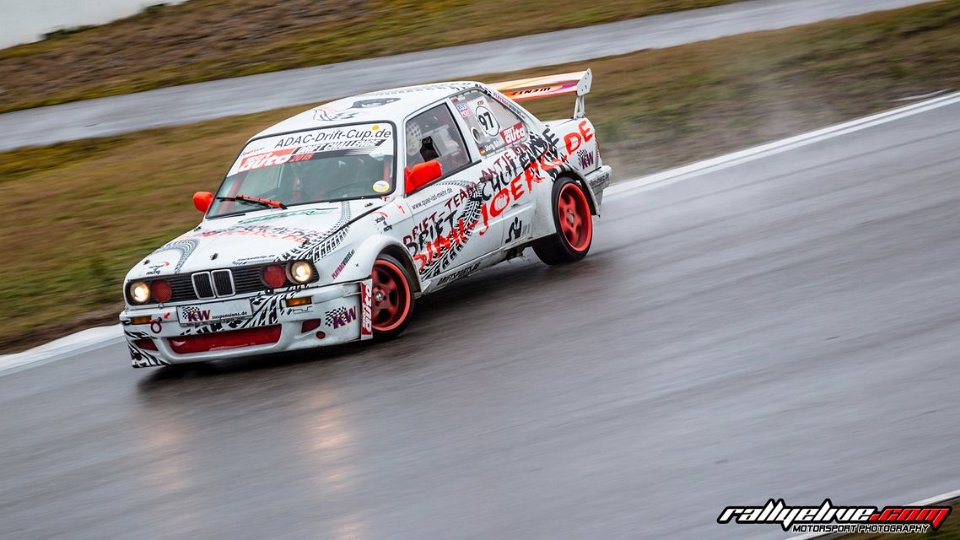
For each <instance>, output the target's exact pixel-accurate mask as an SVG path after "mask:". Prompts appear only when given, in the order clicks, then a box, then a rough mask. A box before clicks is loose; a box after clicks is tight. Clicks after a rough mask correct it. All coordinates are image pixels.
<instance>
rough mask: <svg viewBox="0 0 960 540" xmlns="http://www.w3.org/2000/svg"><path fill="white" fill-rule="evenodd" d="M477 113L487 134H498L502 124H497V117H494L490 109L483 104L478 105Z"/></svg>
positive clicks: (478, 119)
mask: <svg viewBox="0 0 960 540" xmlns="http://www.w3.org/2000/svg"><path fill="white" fill-rule="evenodd" d="M476 114H477V121H478V122H480V126H481V127H483V131H485V132H486V133H487V135H496V134H497V132H498V131H499V130H500V126H499V125H498V124H497V119H496V118H494V117H493V113H491V112H490V109H488V108H486V107H482V106H481V107H477V110H476Z"/></svg>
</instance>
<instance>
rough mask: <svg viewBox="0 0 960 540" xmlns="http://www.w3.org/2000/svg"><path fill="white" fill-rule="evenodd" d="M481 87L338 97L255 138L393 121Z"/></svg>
mask: <svg viewBox="0 0 960 540" xmlns="http://www.w3.org/2000/svg"><path fill="white" fill-rule="evenodd" d="M479 86H482V85H481V84H480V83H477V82H471V81H458V82H445V83H434V84H421V85H417V86H405V87H402V88H391V89H389V90H378V91H376V92H369V93H366V94H360V95H357V96H352V97H348V98H343V99H338V100H336V101H331V102H329V103H326V104H323V105H320V106H318V107H314V108H313V109H310V110H307V111H304V112H302V113H300V114H298V115H296V116H292V117H290V118H287V119H286V120H284V121H282V122H280V123H278V124H274V125H273V126H270V127H269V128H267V129H265V130H263V131H262V132H260V133H258V134H257V135H256V136H255V137H254V138H259V137H265V136H268V135H277V134H281V133H290V132H293V131H301V130H305V129H315V128H322V127H328V126H331V127H332V126H337V125H342V124H354V123H362V122H383V121H393V122H396V123H400V122H401V121H402V120H403V119H404V118H405V117H406V116H407V115H409V114H410V113H412V112H414V111H416V110H419V109H421V108H423V107H426V106H427V105H430V104H431V103H434V102H436V101H439V100H441V99H443V98H445V97H447V96H449V95H451V94H454V93H456V92H458V91H461V90H464V89H467V88H474V87H479Z"/></svg>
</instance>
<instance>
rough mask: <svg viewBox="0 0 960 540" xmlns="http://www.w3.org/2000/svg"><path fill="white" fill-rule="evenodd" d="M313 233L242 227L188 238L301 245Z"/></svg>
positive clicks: (293, 229) (200, 233) (271, 227)
mask: <svg viewBox="0 0 960 540" xmlns="http://www.w3.org/2000/svg"><path fill="white" fill-rule="evenodd" d="M315 234H316V232H315V231H309V230H306V229H297V228H293V227H273V226H270V225H243V226H237V227H229V228H226V229H215V230H211V231H202V232H199V233H196V234H192V235H190V236H189V238H211V237H220V236H255V237H259V238H271V239H274V240H286V241H289V242H295V243H297V244H302V243H303V242H305V241H306V240H309V239H310V238H311V237H312V236H313V235H315Z"/></svg>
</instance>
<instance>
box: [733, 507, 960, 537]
mask: <svg viewBox="0 0 960 540" xmlns="http://www.w3.org/2000/svg"><path fill="white" fill-rule="evenodd" d="M950 511H951V508H950V507H949V506H932V505H931V506H885V507H884V508H883V509H879V508H877V507H876V506H836V505H834V504H833V502H832V501H831V500H830V499H824V501H823V503H821V504H820V505H819V506H790V505H787V504H786V503H785V502H784V501H783V499H779V500H776V501H775V500H773V499H770V500H768V501H767V504H765V505H763V506H728V507H726V508H724V509H723V511H722V512H720V516H719V517H717V523H721V524H726V523H731V522H734V523H740V524H750V525H758V524H759V525H779V526H780V527H781V528H782V529H783V530H784V531H792V532H794V533H842V534H848V533H874V534H875V533H926V532H928V531H936V530H937V529H939V528H940V526H941V525H943V522H944V521H945V520H946V519H947V516H949V515H950Z"/></svg>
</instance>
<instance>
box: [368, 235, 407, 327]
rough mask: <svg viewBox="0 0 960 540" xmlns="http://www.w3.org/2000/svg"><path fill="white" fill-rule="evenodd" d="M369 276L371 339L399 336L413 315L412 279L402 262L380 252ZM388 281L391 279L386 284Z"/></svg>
mask: <svg viewBox="0 0 960 540" xmlns="http://www.w3.org/2000/svg"><path fill="white" fill-rule="evenodd" d="M370 275H371V278H372V279H373V290H371V291H370V295H371V297H372V299H373V310H372V311H373V313H372V317H373V338H374V339H375V340H377V341H386V340H388V339H393V338H395V337H397V336H398V335H400V333H401V332H403V330H404V329H405V328H406V327H407V325H408V324H410V319H411V318H413V307H414V304H415V303H416V302H415V299H414V292H413V280H412V279H411V278H410V274H409V272H408V271H407V268H406V266H404V264H403V263H401V262H400V261H398V260H397V259H395V258H394V257H391V256H390V255H387V254H380V256H379V257H377V260H376V261H375V262H374V263H373V271H372V272H371V273H370ZM388 282H393V286H390V284H389V283H388Z"/></svg>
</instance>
